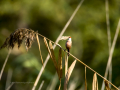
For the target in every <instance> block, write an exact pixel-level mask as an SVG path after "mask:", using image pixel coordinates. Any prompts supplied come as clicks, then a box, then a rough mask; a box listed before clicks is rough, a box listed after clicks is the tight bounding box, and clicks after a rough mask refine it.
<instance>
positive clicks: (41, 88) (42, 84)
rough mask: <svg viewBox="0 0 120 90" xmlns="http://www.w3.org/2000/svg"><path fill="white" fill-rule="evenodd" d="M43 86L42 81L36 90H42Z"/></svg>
mask: <svg viewBox="0 0 120 90" xmlns="http://www.w3.org/2000/svg"><path fill="white" fill-rule="evenodd" d="M43 84H44V80H43V81H42V82H41V84H40V87H39V89H38V90H41V89H42V86H43Z"/></svg>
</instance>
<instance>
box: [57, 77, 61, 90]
mask: <svg viewBox="0 0 120 90" xmlns="http://www.w3.org/2000/svg"><path fill="white" fill-rule="evenodd" d="M60 88H61V79H60V85H59V88H58V90H60Z"/></svg>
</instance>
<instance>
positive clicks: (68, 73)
mask: <svg viewBox="0 0 120 90" xmlns="http://www.w3.org/2000/svg"><path fill="white" fill-rule="evenodd" d="M75 64H76V60H74V62H73V63H72V64H71V66H70V67H69V69H68V71H67V74H66V77H65V81H64V90H67V84H68V81H69V78H70V76H71V73H72V71H73V69H74V67H75Z"/></svg>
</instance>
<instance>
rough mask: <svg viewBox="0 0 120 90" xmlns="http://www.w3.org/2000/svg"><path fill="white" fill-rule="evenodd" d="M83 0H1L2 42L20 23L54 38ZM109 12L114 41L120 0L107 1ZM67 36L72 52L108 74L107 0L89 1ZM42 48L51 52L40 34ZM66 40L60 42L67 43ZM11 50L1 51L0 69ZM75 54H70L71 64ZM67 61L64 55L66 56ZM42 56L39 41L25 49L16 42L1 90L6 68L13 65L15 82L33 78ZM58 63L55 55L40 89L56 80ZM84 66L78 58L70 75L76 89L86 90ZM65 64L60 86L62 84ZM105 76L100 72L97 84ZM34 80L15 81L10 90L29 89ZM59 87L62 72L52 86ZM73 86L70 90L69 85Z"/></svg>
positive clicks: (117, 53)
mask: <svg viewBox="0 0 120 90" xmlns="http://www.w3.org/2000/svg"><path fill="white" fill-rule="evenodd" d="M79 2H80V0H0V46H1V45H2V44H3V43H4V41H5V39H6V38H7V37H8V36H9V35H10V34H11V33H12V32H13V31H14V30H16V29H17V28H28V29H33V30H35V31H37V30H38V32H39V33H40V34H42V35H44V36H46V37H47V38H49V39H51V40H52V41H55V40H56V38H57V37H58V35H59V34H60V32H61V30H62V29H63V27H64V26H65V24H66V22H67V21H68V20H69V18H70V16H71V15H72V13H73V12H74V10H75V8H76V7H77V5H78V4H79ZM109 17H110V30H111V40H112V41H113V38H114V35H115V31H116V28H117V24H118V20H119V18H120V0H109ZM64 36H71V37H72V42H73V45H72V48H71V51H70V52H71V53H72V54H73V55H74V56H76V57H77V58H79V59H80V60H82V61H83V62H84V63H86V64H87V65H88V66H90V67H91V68H93V69H94V70H95V71H97V72H98V73H100V74H101V75H102V76H104V73H105V69H106V65H107V60H108V56H109V48H108V39H107V27H106V12H105V0H85V1H84V2H83V4H82V6H81V7H80V9H79V11H78V12H77V14H76V15H75V17H74V19H73V20H72V22H71V23H70V25H69V27H68V28H67V30H66V31H65V33H64ZM39 39H40V42H41V52H42V55H43V59H44V60H45V59H46V56H47V54H48V52H47V49H46V47H45V45H44V42H43V38H42V37H40V38H39ZM65 42H66V41H60V42H59V44H60V45H61V46H62V47H63V48H65ZM119 45H120V35H118V39H117V42H116V46H115V49H114V53H113V59H112V63H113V65H112V69H113V71H112V83H113V84H115V85H116V86H117V87H118V86H120V46H119ZM58 50H59V48H58V47H56V49H55V56H56V59H58ZM7 53H8V49H7V48H5V49H2V50H0V69H1V68H2V66H3V63H4V61H5V58H6V56H7ZM73 60H74V58H72V57H71V56H70V57H69V66H70V65H71V63H72V62H73ZM63 65H64V55H63ZM41 66H42V64H41V60H40V56H39V50H38V45H37V42H36V40H35V41H34V43H33V45H32V48H31V49H30V50H29V51H28V52H27V51H26V49H25V45H24V42H23V44H22V46H21V47H20V48H19V49H18V48H17V45H16V46H15V47H14V49H13V50H12V53H11V55H10V57H9V60H8V62H7V64H6V67H5V70H4V72H3V75H2V79H1V81H0V90H4V89H5V87H6V81H7V75H8V71H9V70H10V69H11V70H12V78H11V82H34V81H35V79H36V77H37V75H38V73H39V70H40V69H41ZM55 73H56V70H55V67H54V65H53V62H52V61H51V59H50V60H49V61H48V63H47V66H46V68H45V70H44V72H43V74H42V76H41V78H40V80H39V83H38V85H37V88H36V89H38V88H39V86H40V83H41V82H42V81H43V80H44V85H43V87H42V90H46V89H47V90H49V89H50V86H51V82H52V80H53V79H54V78H55ZM93 74H94V73H93V72H92V71H90V70H89V69H87V84H88V90H91V89H92V79H93ZM84 76H85V75H84V66H83V65H82V64H81V63H79V62H77V63H76V66H75V69H74V70H73V73H72V75H71V77H70V81H69V84H68V88H70V87H71V86H72V85H74V86H75V88H74V89H75V90H84ZM64 79H65V77H64V66H63V78H62V86H61V90H62V89H63V86H64ZM101 85H102V79H101V78H100V77H99V76H98V86H99V89H100V88H101ZM32 86H33V83H25V84H23V83H15V84H14V85H13V86H12V87H11V90H27V89H28V90H30V89H32ZM58 87H59V81H58V77H57V78H56V83H55V84H54V86H53V88H54V89H55V90H57V89H58ZM69 90H70V89H69Z"/></svg>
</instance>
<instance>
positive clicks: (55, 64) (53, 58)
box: [49, 41, 59, 76]
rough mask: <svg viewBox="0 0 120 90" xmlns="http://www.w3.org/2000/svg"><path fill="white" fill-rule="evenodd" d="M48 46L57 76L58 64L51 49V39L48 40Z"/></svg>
mask: <svg viewBox="0 0 120 90" xmlns="http://www.w3.org/2000/svg"><path fill="white" fill-rule="evenodd" d="M49 46H50V51H51V59H52V61H53V63H54V66H55V68H56V71H57V73H58V76H59V71H58V64H57V62H56V59H55V54H54V50H53V46H52V43H51V41H49Z"/></svg>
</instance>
